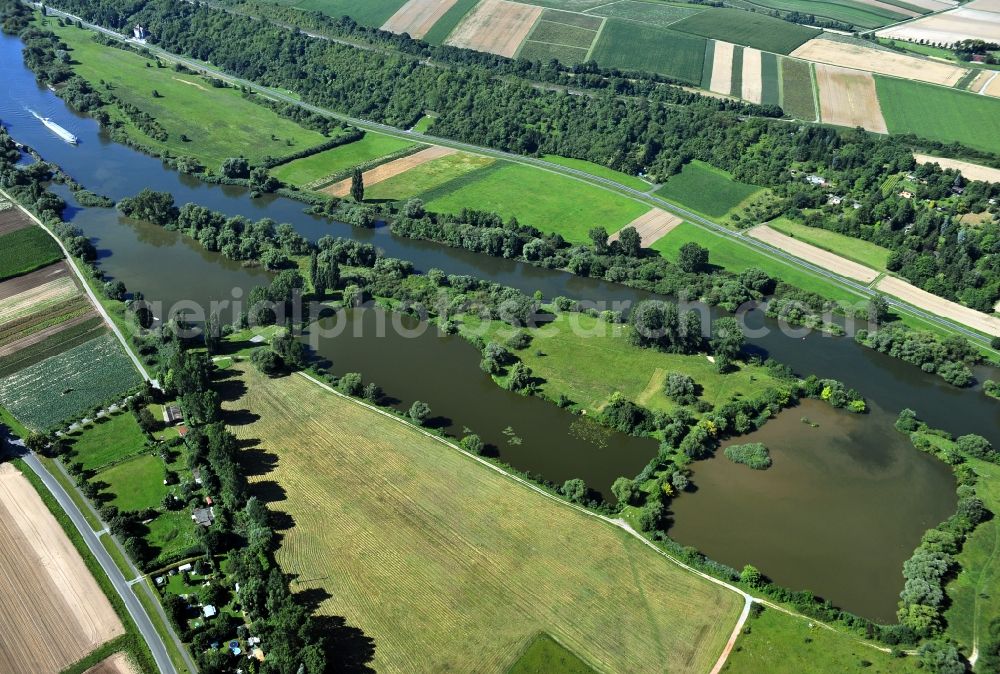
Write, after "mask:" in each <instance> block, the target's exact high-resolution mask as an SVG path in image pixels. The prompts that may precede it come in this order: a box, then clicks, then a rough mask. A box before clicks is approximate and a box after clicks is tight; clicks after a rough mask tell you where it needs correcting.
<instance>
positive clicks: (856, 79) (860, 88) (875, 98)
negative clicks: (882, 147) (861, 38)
mask: <svg viewBox="0 0 1000 674" xmlns="http://www.w3.org/2000/svg"><path fill="white" fill-rule="evenodd" d="M813 67H814V68H815V71H816V85H817V88H818V89H819V108H820V117H821V118H822V120H823V122H824V123H825V124H835V125H837V126H846V127H850V128H853V127H856V126H860V127H862V128H864V129H867V130H868V131H874V132H876V133H888V132H889V131H888V129H887V125H886V122H885V118H884V116H883V113H882V107H881V105H880V97H879V95H878V93H877V90H876V87H875V80H874V78H873V77H872V74H871V73H868V72H862V71H860V70H851V69H849V68H840V67H838V66H829V65H826V64H824V63H817V64H815V65H814V66H813Z"/></svg>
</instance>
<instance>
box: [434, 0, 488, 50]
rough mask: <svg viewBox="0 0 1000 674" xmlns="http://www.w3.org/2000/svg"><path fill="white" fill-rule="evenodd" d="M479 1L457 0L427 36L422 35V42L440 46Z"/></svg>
mask: <svg viewBox="0 0 1000 674" xmlns="http://www.w3.org/2000/svg"><path fill="white" fill-rule="evenodd" d="M478 2H479V0H458V2H456V3H455V4H453V5H452V6H451V8H450V9H449V10H448V11H447V12H445V13H444V15H443V16H442V17H441V18H440V19H438V20H437V22H436V23H435V24H434V25H433V26H432V27H431V29H430V30H429V31H427V34H426V35H424V40H425V41H426V42H430V43H431V44H441V43H442V42H444V41H445V39H446V38H447V37H448V35H450V34H451V31H453V30H455V26H457V25H458V24H459V22H461V21H462V19H463V18H465V15H466V14H468V13H469V12H471V11H472V8H473V7H475V6H476V4H477V3H478Z"/></svg>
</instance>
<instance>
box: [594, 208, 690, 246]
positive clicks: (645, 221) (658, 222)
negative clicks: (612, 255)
mask: <svg viewBox="0 0 1000 674" xmlns="http://www.w3.org/2000/svg"><path fill="white" fill-rule="evenodd" d="M679 224H681V219H680V218H679V217H677V216H676V215H674V214H673V213H668V212H667V211H664V210H662V209H659V208H651V209H649V212H648V213H643V214H642V215H640V216H639V217H638V218H636V219H635V220H633V221H632V222H630V223H628V224H627V225H625V227H633V228H635V231H636V233H638V234H639V240H640V242H641V244H642V247H643V248H649V247H650V246H651V245H653V242H655V241H657V240H658V239H661V238H663V237H664V236H666V235H667V234H669V233H670V232H671V231H672V230H673V229H674V227H676V226H677V225H679ZM622 229H624V227H623V228H622ZM620 234H621V230H618V231H617V232H615V233H614V234H612V235H611V236H610V237H608V241H616V240H617V239H618V237H619V236H620Z"/></svg>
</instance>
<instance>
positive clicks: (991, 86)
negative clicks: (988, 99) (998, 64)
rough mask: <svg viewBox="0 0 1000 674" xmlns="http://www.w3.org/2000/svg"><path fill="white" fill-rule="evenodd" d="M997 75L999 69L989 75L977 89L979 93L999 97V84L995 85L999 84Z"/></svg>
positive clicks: (999, 72)
mask: <svg viewBox="0 0 1000 674" xmlns="http://www.w3.org/2000/svg"><path fill="white" fill-rule="evenodd" d="M997 75H1000V70H998V71H996V72H994V73H993V74H992V75H990V78H989V79H988V80H986V82H985V83H984V84H983V86H982V87H981V88H980V89H979V93H980V94H981V95H985V96H997V97H1000V86H997V85H998V84H1000V80H997Z"/></svg>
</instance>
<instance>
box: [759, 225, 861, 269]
mask: <svg viewBox="0 0 1000 674" xmlns="http://www.w3.org/2000/svg"><path fill="white" fill-rule="evenodd" d="M747 235H748V236H752V237H753V238H755V239H757V240H758V241H763V242H764V243H767V244H770V245H772V246H774V247H775V248H778V249H780V250H783V251H785V252H786V253H790V254H792V255H794V256H795V257H797V258H799V259H801V260H805V261H806V262H811V263H812V264H814V265H816V266H818V267H822V268H823V269H827V270H829V271H832V272H834V273H836V274H840V275H841V276H845V277H847V278H852V279H855V280H857V281H862V282H864V283H871V282H872V281H874V280H875V279H877V278H878V275H879V272H877V271H875V270H874V269H872V268H870V267H866V266H864V265H863V264H858V263H857V262H852V261H851V260H848V259H846V258H843V257H840V256H839V255H837V254H836V253H831V252H830V251H826V250H823V249H822V248H817V247H816V246H813V245H812V244H809V243H805V242H804V241H799V240H798V239H796V238H794V237H791V236H788V235H787V234H782V233H781V232H779V231H778V230H776V229H773V228H771V227H768V226H767V225H758V226H757V227H754V228H753V229H749V230H747Z"/></svg>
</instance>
